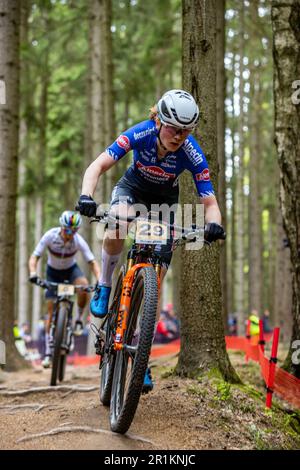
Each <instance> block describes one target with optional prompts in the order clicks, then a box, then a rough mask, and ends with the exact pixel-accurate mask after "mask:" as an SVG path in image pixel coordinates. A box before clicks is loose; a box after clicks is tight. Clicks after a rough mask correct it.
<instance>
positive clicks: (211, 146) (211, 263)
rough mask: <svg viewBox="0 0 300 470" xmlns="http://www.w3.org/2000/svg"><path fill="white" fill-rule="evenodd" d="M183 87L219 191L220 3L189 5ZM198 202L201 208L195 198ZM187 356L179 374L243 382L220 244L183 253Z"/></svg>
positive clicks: (187, 183) (189, 187) (185, 198)
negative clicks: (227, 325)
mask: <svg viewBox="0 0 300 470" xmlns="http://www.w3.org/2000/svg"><path fill="white" fill-rule="evenodd" d="M182 53H183V87H184V88H185V89H186V90H188V91H190V92H191V93H192V94H193V96H194V97H195V99H196V101H197V102H198V103H199V105H200V109H201V119H200V122H199V126H198V127H197V130H196V138H197V139H198V141H199V143H200V145H201V146H202V148H203V151H204V153H205V155H206V156H207V159H208V163H209V167H210V172H211V176H212V181H213V184H214V187H215V189H217V179H218V161H217V140H216V135H217V129H216V117H217V116H216V2H215V0H211V1H210V2H206V1H204V0H184V1H183V52H182ZM181 182H182V202H183V203H187V202H191V195H192V194H193V193H194V194H195V189H194V184H193V182H192V179H191V177H190V175H188V174H186V175H183V178H182V180H181ZM192 202H194V203H197V202H198V198H197V199H196V197H195V196H194V197H193V198H192ZM180 285H181V292H180V295H181V305H182V316H181V351H180V355H179V360H178V364H177V366H176V371H177V373H178V374H180V375H184V376H192V377H197V376H198V375H199V374H200V373H201V372H204V371H209V370H210V371H212V370H214V371H215V372H217V373H219V374H221V375H222V377H223V378H225V379H226V380H229V381H238V377H237V375H236V373H235V371H234V369H233V368H232V366H231V363H230V361H229V358H228V355H227V352H226V347H225V339H224V324H223V317H222V290H221V280H220V248H219V245H218V244H217V243H216V244H215V245H214V246H213V247H211V248H210V249H207V248H204V249H202V250H201V251H189V250H183V257H182V271H181V283H180Z"/></svg>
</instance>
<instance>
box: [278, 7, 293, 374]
mask: <svg viewBox="0 0 300 470" xmlns="http://www.w3.org/2000/svg"><path fill="white" fill-rule="evenodd" d="M271 15H272V27H273V58H274V98H275V143H276V147H277V153H278V160H279V166H280V179H281V209H282V216H283V224H284V229H285V232H286V235H287V240H288V243H289V247H290V251H291V265H292V288H293V304H292V312H293V330H292V338H291V344H290V350H289V353H288V356H287V358H286V361H285V364H284V367H285V368H286V369H287V370H288V371H290V372H291V373H293V374H294V375H295V376H296V377H298V378H300V364H296V363H295V361H293V359H292V355H293V353H294V352H295V349H293V343H294V341H295V340H299V338H300V256H299V253H300V252H299V249H300V158H299V156H300V103H299V99H298V98H297V97H295V96H293V93H294V89H293V83H294V81H295V80H297V79H299V77H300V0H286V1H284V0H283V1H281V0H280V1H279V0H273V1H272V12H271ZM293 362H294V363H293Z"/></svg>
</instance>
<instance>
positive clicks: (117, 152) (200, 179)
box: [78, 90, 224, 389]
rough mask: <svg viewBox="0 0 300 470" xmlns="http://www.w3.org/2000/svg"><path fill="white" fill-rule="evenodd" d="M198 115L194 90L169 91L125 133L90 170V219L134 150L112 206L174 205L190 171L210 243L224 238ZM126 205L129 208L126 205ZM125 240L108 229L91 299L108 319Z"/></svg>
mask: <svg viewBox="0 0 300 470" xmlns="http://www.w3.org/2000/svg"><path fill="white" fill-rule="evenodd" d="M198 119H199V108H198V106H197V104H196V102H195V100H194V98H193V96H192V95H191V94H190V93H187V92H186V91H184V90H169V91H167V92H166V93H165V94H164V95H163V96H162V97H161V99H160V100H159V101H158V103H157V104H156V105H155V106H153V107H152V108H151V110H150V117H149V119H148V120H147V121H143V122H140V123H138V124H136V125H135V126H133V127H131V128H130V129H128V130H126V131H124V132H123V133H122V134H121V135H120V136H119V137H118V138H117V140H116V141H115V142H114V143H112V144H111V145H110V146H109V147H107V148H106V150H105V151H104V152H103V153H101V154H100V155H99V156H98V158H96V160H94V161H93V162H92V163H91V164H90V166H89V167H88V168H87V170H86V172H85V174H84V178H83V184H82V191H81V196H80V198H79V201H78V207H79V211H80V213H81V214H82V215H85V216H89V217H91V216H93V215H95V213H96V207H97V206H96V202H95V201H94V200H93V194H94V191H95V188H96V185H97V182H98V178H99V177H100V175H102V174H103V173H105V172H106V171H107V170H109V169H110V168H111V167H112V166H114V165H115V164H116V163H117V162H118V161H119V160H120V159H121V158H122V157H124V155H125V154H126V153H128V152H129V151H130V150H133V157H134V158H133V163H132V165H131V166H130V168H129V169H127V171H126V172H125V174H124V175H123V176H122V178H121V179H120V180H119V181H118V183H117V185H116V186H115V188H114V189H113V192H112V197H111V202H110V204H111V207H112V208H113V212H114V213H115V214H119V215H122V214H124V213H126V214H127V213H128V214H131V213H130V208H132V206H133V204H135V203H142V204H146V206H147V207H149V206H150V205H151V204H163V203H165V204H167V205H169V207H171V206H172V205H173V204H176V203H177V202H178V194H179V188H178V176H179V175H180V173H182V172H183V171H184V170H185V169H187V170H189V171H190V172H191V173H192V175H193V178H194V182H195V185H196V188H197V191H198V194H199V196H200V202H201V203H202V204H204V209H205V221H206V224H207V232H208V236H207V238H208V240H209V241H214V240H216V239H218V238H220V237H221V236H222V234H223V233H224V230H223V227H222V226H221V214H220V210H219V207H218V203H217V200H216V197H215V195H214V190H213V187H212V184H211V182H210V178H209V170H208V166H207V162H206V159H205V156H204V154H203V152H202V150H201V148H200V146H199V144H198V143H197V141H196V140H195V139H194V137H192V135H191V132H192V131H193V130H194V128H195V127H196V125H197V122H198ZM121 199H122V200H121ZM125 205H127V207H125V208H124V206H125ZM170 242H171V241H170V240H169V243H168V245H165V246H164V247H161V248H160V254H161V255H162V256H163V260H164V266H163V269H162V279H163V277H164V275H165V274H166V271H167V268H168V265H169V264H170V261H171V257H172V253H171V250H170ZM123 243H124V240H122V239H118V238H114V239H113V238H110V231H109V230H107V231H106V233H105V238H104V242H103V248H102V270H101V278H100V280H99V284H98V288H97V290H96V292H95V294H94V297H93V299H92V300H91V303H90V309H91V312H92V314H93V315H94V316H96V317H100V318H102V317H104V316H105V315H106V314H107V310H108V301H109V295H110V290H111V281H112V274H113V270H114V268H115V266H116V264H117V262H118V259H119V256H120V253H121V251H122V248H123ZM162 279H161V280H162ZM147 383H148V384H149V389H152V388H153V384H152V381H151V377H150V371H149V369H148V371H147V374H146V377H145V385H147Z"/></svg>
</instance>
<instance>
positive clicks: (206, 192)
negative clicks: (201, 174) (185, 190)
mask: <svg viewBox="0 0 300 470" xmlns="http://www.w3.org/2000/svg"><path fill="white" fill-rule="evenodd" d="M214 195H215V193H214V192H213V191H203V192H202V193H200V194H199V196H200V197H202V198H206V197H210V196H214Z"/></svg>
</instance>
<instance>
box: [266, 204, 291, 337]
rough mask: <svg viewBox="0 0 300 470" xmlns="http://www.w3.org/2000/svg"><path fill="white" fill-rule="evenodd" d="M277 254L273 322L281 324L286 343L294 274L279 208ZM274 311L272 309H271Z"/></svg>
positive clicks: (289, 326) (288, 331)
mask: <svg viewBox="0 0 300 470" xmlns="http://www.w3.org/2000/svg"><path fill="white" fill-rule="evenodd" d="M276 229H277V230H276V235H277V236H276V256H275V266H276V268H275V282H274V290H275V296H274V315H273V318H272V320H273V324H274V326H279V327H280V330H281V335H280V336H281V339H282V341H283V342H284V343H287V342H289V341H290V338H291V334H292V323H293V317H292V274H291V253H290V249H289V247H287V246H286V243H285V240H286V234H285V232H284V229H283V221H282V213H281V211H280V208H279V201H278V209H277V220H276ZM271 313H272V311H271Z"/></svg>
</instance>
